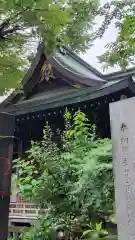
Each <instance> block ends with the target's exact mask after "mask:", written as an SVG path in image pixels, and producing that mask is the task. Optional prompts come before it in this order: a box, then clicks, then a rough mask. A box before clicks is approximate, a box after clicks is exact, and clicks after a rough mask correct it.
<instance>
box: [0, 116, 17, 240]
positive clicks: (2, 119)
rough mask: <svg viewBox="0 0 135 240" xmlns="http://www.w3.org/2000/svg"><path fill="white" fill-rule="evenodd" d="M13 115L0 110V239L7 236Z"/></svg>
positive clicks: (4, 238) (2, 239)
mask: <svg viewBox="0 0 135 240" xmlns="http://www.w3.org/2000/svg"><path fill="white" fill-rule="evenodd" d="M13 134H14V116H13V115H10V114H8V113H3V112H0V240H6V239H7V236H8V215H9V203H10V191H11V190H10V189H11V173H12V153H13V138H14V137H13Z"/></svg>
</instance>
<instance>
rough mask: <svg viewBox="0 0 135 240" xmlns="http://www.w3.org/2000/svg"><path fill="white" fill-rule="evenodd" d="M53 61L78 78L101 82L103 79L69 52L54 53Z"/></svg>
mask: <svg viewBox="0 0 135 240" xmlns="http://www.w3.org/2000/svg"><path fill="white" fill-rule="evenodd" d="M53 59H54V60H55V61H56V62H57V63H58V64H59V65H60V66H61V67H63V68H64V69H65V70H67V71H70V72H72V73H73V74H75V75H78V77H85V78H88V79H92V80H95V81H99V82H103V81H104V79H103V78H101V77H100V76H98V75H97V74H96V73H95V72H94V71H92V70H90V69H88V68H87V67H86V66H84V65H83V64H82V63H80V62H79V61H77V59H75V57H74V55H72V56H71V54H70V52H68V51H66V52H65V53H63V54H62V53H60V52H56V53H55V55H54V56H53Z"/></svg>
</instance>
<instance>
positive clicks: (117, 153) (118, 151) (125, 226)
mask: <svg viewBox="0 0 135 240" xmlns="http://www.w3.org/2000/svg"><path fill="white" fill-rule="evenodd" d="M110 122H111V135H112V142H113V162H114V182H115V196H116V215H117V226H118V239H119V240H135V97H134V98H130V99H126V100H123V101H119V102H115V103H112V104H110Z"/></svg>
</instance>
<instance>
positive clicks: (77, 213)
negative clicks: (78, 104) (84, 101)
mask: <svg viewBox="0 0 135 240" xmlns="http://www.w3.org/2000/svg"><path fill="white" fill-rule="evenodd" d="M64 117H65V131H64V133H60V132H59V131H57V134H58V135H59V139H60V142H61V144H60V147H59V145H58V144H57V143H55V142H54V141H52V139H53V133H52V131H51V128H50V127H49V126H48V123H46V127H45V129H44V131H43V134H44V136H43V140H42V141H41V142H38V143H37V142H32V147H31V149H30V150H29V151H28V159H27V160H25V159H24V160H22V159H19V160H15V168H16V169H17V171H18V172H19V179H18V186H19V189H20V194H21V196H22V197H23V198H25V199H26V200H28V199H29V200H31V201H33V202H36V203H37V204H39V206H40V207H41V208H44V209H46V211H47V216H48V217H49V216H50V219H51V220H52V223H51V224H52V226H54V225H55V226H64V228H65V227H66V228H67V229H68V230H69V232H71V234H72V235H76V234H77V236H78V237H80V236H81V232H82V231H83V227H82V226H83V225H84V223H86V222H89V221H92V222H93V221H94V218H96V219H98V218H104V219H106V218H107V219H109V216H110V215H111V214H112V213H113V203H114V187H113V173H112V153H111V142H110V140H108V139H105V140H99V139H98V138H97V137H96V128H95V126H91V125H90V124H89V122H88V119H87V117H86V115H85V114H84V113H82V112H80V111H78V112H76V113H75V115H74V116H72V115H71V114H70V113H68V112H67V113H66V114H65V116H64ZM44 219H46V216H44ZM77 229H79V230H77Z"/></svg>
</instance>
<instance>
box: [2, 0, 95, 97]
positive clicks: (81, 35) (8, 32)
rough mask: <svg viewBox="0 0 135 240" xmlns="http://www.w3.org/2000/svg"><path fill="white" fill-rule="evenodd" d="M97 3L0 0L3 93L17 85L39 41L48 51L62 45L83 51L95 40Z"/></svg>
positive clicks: (88, 0) (49, 0)
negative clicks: (93, 37) (92, 35)
mask: <svg viewBox="0 0 135 240" xmlns="http://www.w3.org/2000/svg"><path fill="white" fill-rule="evenodd" d="M98 4H99V3H98V0H94V1H92V0H78V1H74V0H68V1H67V0H57V1H55V0H38V1H33V0H28V1H26V0H16V1H14V0H4V1H1V2H0V79H1V80H0V93H2V92H4V91H6V90H9V89H12V88H16V87H18V85H19V84H20V81H21V79H22V76H23V75H24V71H25V70H26V66H27V65H28V60H29V59H31V58H33V55H34V52H35V51H34V49H36V45H37V44H38V43H39V42H40V41H43V42H44V45H45V50H46V52H47V53H48V54H50V53H52V52H53V50H54V49H55V48H56V47H58V46H60V45H66V46H69V47H71V48H72V49H73V50H76V51H81V52H84V51H85V50H86V49H87V48H88V47H89V43H90V42H91V41H92V39H91V32H92V28H93V24H94V21H93V20H94V18H95V9H96V8H97V6H98ZM32 49H33V51H32Z"/></svg>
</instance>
